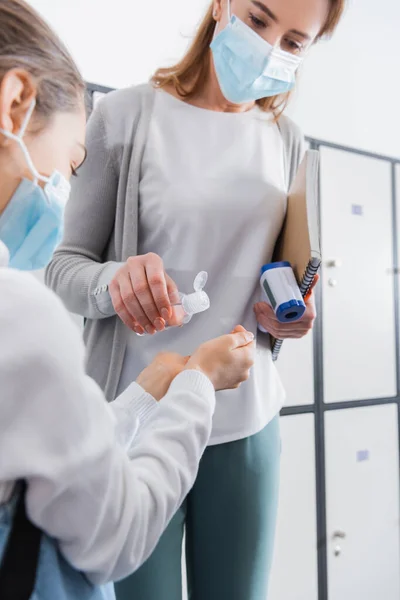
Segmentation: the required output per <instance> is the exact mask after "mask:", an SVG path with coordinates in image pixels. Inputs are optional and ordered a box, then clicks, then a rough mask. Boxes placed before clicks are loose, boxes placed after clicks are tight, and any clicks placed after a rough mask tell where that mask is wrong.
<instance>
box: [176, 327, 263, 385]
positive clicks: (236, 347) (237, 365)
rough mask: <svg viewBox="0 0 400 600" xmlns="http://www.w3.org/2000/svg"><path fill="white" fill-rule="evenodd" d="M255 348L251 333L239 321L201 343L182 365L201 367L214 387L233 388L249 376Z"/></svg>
mask: <svg viewBox="0 0 400 600" xmlns="http://www.w3.org/2000/svg"><path fill="white" fill-rule="evenodd" d="M254 349H255V343H254V335H253V334H252V333H250V332H248V331H246V330H245V329H244V328H243V327H242V326H240V325H238V327H236V328H235V329H234V330H233V332H232V333H231V334H230V335H224V336H222V337H219V338H216V339H214V340H211V341H209V342H206V343H205V344H202V345H201V346H200V347H199V348H198V349H197V350H196V352H194V354H193V355H192V356H191V357H190V358H189V360H188V362H187V364H186V367H185V369H196V370H198V371H202V372H203V373H204V374H205V375H207V377H208V378H209V379H210V380H211V382H212V384H213V385H214V387H215V390H216V391H218V390H228V389H235V388H238V387H239V385H240V384H241V383H243V381H246V380H247V379H248V378H249V375H250V369H251V367H252V366H253V364H254Z"/></svg>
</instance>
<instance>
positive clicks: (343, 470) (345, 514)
mask: <svg viewBox="0 0 400 600" xmlns="http://www.w3.org/2000/svg"><path fill="white" fill-rule="evenodd" d="M325 425H326V488H327V543H328V547H327V552H328V588H329V600H361V599H362V600H398V599H399V597H400V581H399V579H400V574H399V564H400V552H399V479H398V473H399V458H398V457H399V445H398V417H397V405H394V404H393V405H392V404H391V405H386V406H374V407H368V408H355V409H346V410H338V411H332V412H328V413H326V415H325Z"/></svg>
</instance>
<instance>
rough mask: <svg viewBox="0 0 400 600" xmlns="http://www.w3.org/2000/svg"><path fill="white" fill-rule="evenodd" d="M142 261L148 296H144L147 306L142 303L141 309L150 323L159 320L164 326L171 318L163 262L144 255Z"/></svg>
mask: <svg viewBox="0 0 400 600" xmlns="http://www.w3.org/2000/svg"><path fill="white" fill-rule="evenodd" d="M144 259H145V262H144V267H145V272H146V277H147V283H148V290H149V292H150V294H148V295H146V296H144V302H147V304H143V303H142V307H143V309H144V311H145V313H146V314H147V316H148V318H149V319H150V321H151V322H152V323H154V324H155V325H156V324H157V321H158V320H160V318H161V319H163V320H164V324H165V321H168V318H169V317H170V316H171V302H170V297H169V290H168V284H170V282H169V281H168V283H167V275H166V273H165V271H164V264H163V261H162V260H161V258H160V257H159V256H157V254H146V256H145V257H144ZM171 282H172V280H171ZM172 283H173V282H172ZM174 285H175V284H174ZM135 289H136V288H135ZM178 301H179V296H178Z"/></svg>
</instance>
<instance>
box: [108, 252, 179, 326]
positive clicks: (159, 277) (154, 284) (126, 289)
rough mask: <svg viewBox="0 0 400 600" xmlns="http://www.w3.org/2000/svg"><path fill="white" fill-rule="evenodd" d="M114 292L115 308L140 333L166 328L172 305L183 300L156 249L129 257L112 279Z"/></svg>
mask: <svg viewBox="0 0 400 600" xmlns="http://www.w3.org/2000/svg"><path fill="white" fill-rule="evenodd" d="M110 294H111V297H112V300H113V305H114V308H115V311H116V312H117V314H118V315H119V316H120V318H121V319H122V321H123V322H124V323H125V325H127V327H129V328H130V329H134V331H136V333H144V331H146V332H147V333H150V334H153V333H155V332H156V331H162V330H163V329H164V328H165V323H166V321H168V319H170V318H171V314H172V309H171V305H173V304H179V292H178V289H177V287H176V284H175V282H174V281H173V280H172V279H171V277H169V276H168V275H167V274H166V273H165V271H164V264H163V261H162V259H161V258H160V257H159V256H158V255H157V254H153V253H149V254H145V255H143V256H133V257H131V258H129V259H128V260H127V261H126V263H125V264H124V265H123V266H122V267H121V269H119V270H118V271H117V273H116V275H115V277H114V279H113V281H112V282H111V284H110ZM135 327H136V329H135Z"/></svg>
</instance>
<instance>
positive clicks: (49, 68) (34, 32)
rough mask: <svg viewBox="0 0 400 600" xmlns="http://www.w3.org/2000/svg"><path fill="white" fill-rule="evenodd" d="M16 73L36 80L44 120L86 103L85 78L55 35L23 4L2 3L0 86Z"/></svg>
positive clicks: (7, 0)
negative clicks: (83, 102)
mask: <svg viewBox="0 0 400 600" xmlns="http://www.w3.org/2000/svg"><path fill="white" fill-rule="evenodd" d="M12 69H23V70H25V71H26V72H27V73H29V74H30V75H31V77H32V78H33V81H34V83H35V84H36V86H37V98H36V111H37V113H38V116H40V117H43V118H49V117H50V116H51V115H52V114H53V113H54V112H56V111H67V112H68V111H73V110H75V109H76V108H78V106H79V104H80V103H81V102H82V97H83V93H84V89H85V84H84V82H83V79H82V76H81V74H80V72H79V70H78V68H77V66H76V65H75V63H74V61H73V59H72V58H71V56H70V54H69V52H68V50H67V49H66V47H65V46H64V44H63V43H62V42H61V40H60V39H59V38H58V36H57V35H56V34H55V33H54V31H53V30H52V29H51V28H50V27H49V26H48V25H47V23H46V22H45V21H44V20H43V19H42V18H41V17H40V15H39V14H38V13H37V12H36V11H35V10H34V9H33V8H31V7H30V6H29V5H28V4H27V3H26V2H24V1H23V0H0V82H1V80H2V79H3V77H4V76H5V74H6V73H7V72H8V71H10V70H12Z"/></svg>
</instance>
